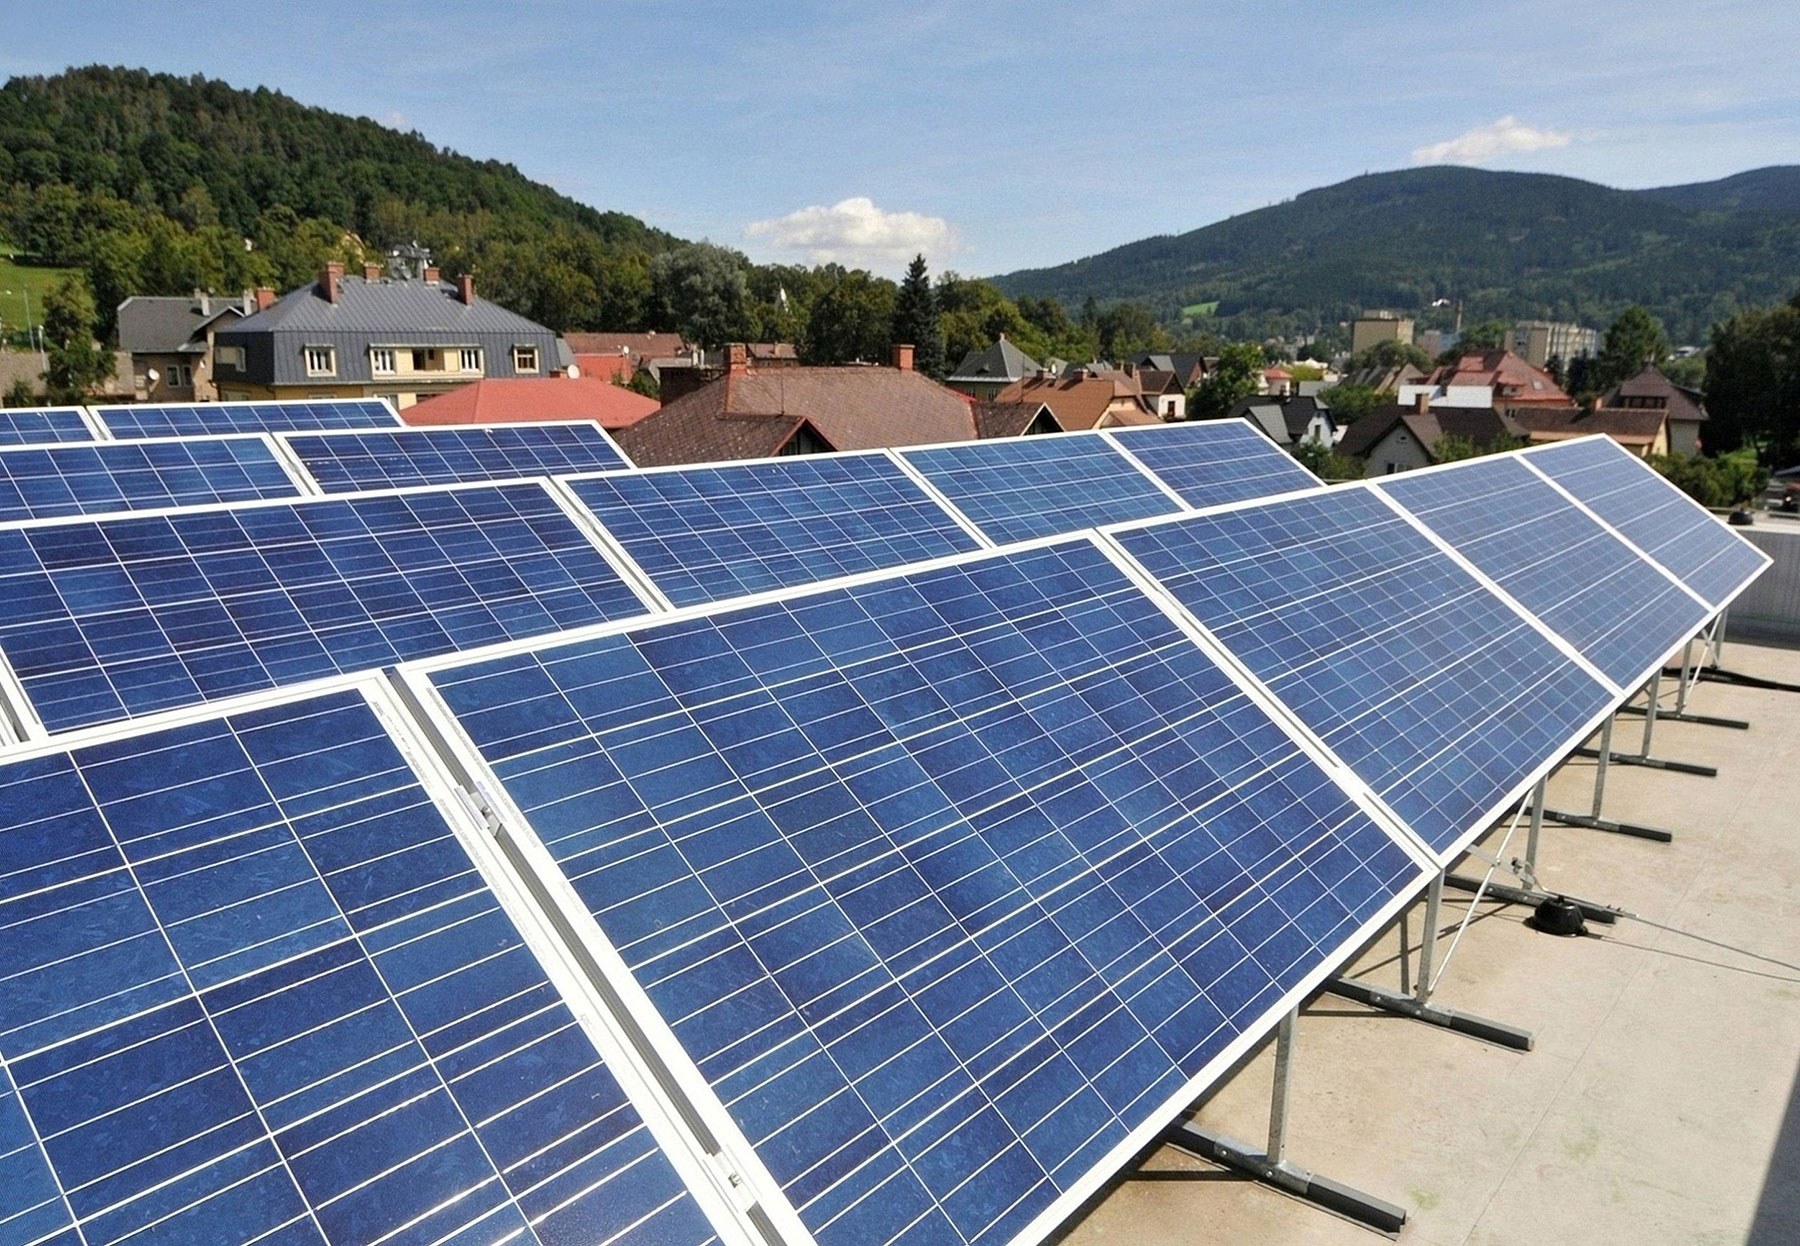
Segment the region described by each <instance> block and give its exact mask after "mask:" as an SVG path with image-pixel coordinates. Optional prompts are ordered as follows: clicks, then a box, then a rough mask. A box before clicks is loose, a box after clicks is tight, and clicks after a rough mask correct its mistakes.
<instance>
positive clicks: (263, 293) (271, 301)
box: [252, 286, 275, 311]
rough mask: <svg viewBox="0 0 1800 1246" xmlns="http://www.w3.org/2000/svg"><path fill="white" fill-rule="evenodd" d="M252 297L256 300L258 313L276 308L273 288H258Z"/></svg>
mask: <svg viewBox="0 0 1800 1246" xmlns="http://www.w3.org/2000/svg"><path fill="white" fill-rule="evenodd" d="M252 297H254V298H255V299H256V310H257V311H264V310H266V309H268V308H270V307H273V306H275V288H274V287H273V286H257V287H256V293H255V295H253V296H252Z"/></svg>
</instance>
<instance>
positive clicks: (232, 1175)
mask: <svg viewBox="0 0 1800 1246" xmlns="http://www.w3.org/2000/svg"><path fill="white" fill-rule="evenodd" d="M0 861H3V863H4V868H3V869H0V931H3V932H4V937H0V981H4V982H5V990H3V991H0V1061H3V1064H0V1174H4V1180H0V1236H3V1238H4V1240H5V1241H7V1242H56V1243H65V1242H66V1243H68V1244H69V1246H76V1244H77V1243H86V1244H87V1246H102V1244H106V1246H110V1244H111V1243H116V1242H130V1243H133V1244H136V1243H154V1244H168V1246H174V1244H176V1243H213V1242H218V1243H226V1242H230V1243H240V1242H258V1243H276V1244H279V1246H290V1244H294V1246H297V1244H299V1243H326V1242H330V1243H334V1244H335V1243H344V1244H355V1246H368V1244H370V1243H377V1242H390V1241H391V1242H456V1243H470V1244H473V1243H476V1242H498V1241H511V1242H530V1243H546V1244H548V1243H570V1244H571V1246H572V1244H575V1243H582V1244H586V1243H596V1242H602V1241H605V1242H633V1243H646V1244H647V1243H651V1242H676V1241H679V1242H705V1241H709V1240H712V1231H711V1229H710V1228H709V1227H708V1225H707V1222H706V1221H705V1219H704V1218H703V1217H702V1215H701V1213H700V1210H699V1209H698V1207H697V1206H696V1205H695V1203H694V1201H693V1198H692V1196H691V1195H689V1194H688V1193H687V1192H686V1189H685V1187H684V1185H683V1184H682V1182H681V1180H680V1178H679V1177H678V1175H677V1172H676V1169H675V1168H674V1167H673V1166H672V1165H671V1163H670V1161H669V1160H668V1158H667V1157H666V1155H665V1154H664V1153H663V1152H662V1151H661V1150H660V1149H659V1147H658V1146H657V1144H656V1142H655V1141H654V1140H653V1139H652V1137H651V1136H650V1134H649V1131H648V1129H647V1128H646V1127H645V1125H644V1122H643V1120H642V1119H641V1118H640V1116H639V1115H638V1113H637V1111H636V1110H635V1109H634V1108H633V1107H632V1105H631V1104H630V1103H629V1102H628V1101H627V1099H626V1096H625V1093H624V1091H623V1090H622V1089H621V1087H620V1085H619V1083H618V1081H617V1080H616V1078H615V1075H614V1073H613V1072H612V1070H611V1069H610V1068H609V1067H608V1065H607V1064H606V1063H605V1061H604V1060H603V1059H602V1057H601V1056H600V1054H599V1053H598V1052H597V1051H596V1049H595V1047H594V1045H593V1043H592V1042H591V1041H590V1039H589V1038H588V1037H587V1035H586V1033H585V1032H584V1031H583V1029H582V1028H581V1026H580V1025H579V1024H578V1023H577V1022H576V1020H575V1017H574V1016H573V1014H572V1013H571V1012H570V1010H569V1007H568V1006H567V1004H566V1003H565V1002H564V1001H563V999H562V997H561V996H560V995H559V994H558V992H557V990H556V989H555V987H554V986H553V985H552V983H551V981H550V979H549V977H548V976H547V975H546V973H545V971H544V968H543V966H542V964H541V963H540V962H539V961H538V960H537V958H536V957H535V956H534V954H533V953H532V951H531V950H530V948H529V947H528V946H527V945H526V943H525V942H524V940H523V939H522V938H521V937H520V934H519V931H518V929H517V927H516V926H515V925H514V924H513V921H512V919H511V918H510V917H509V916H508V914H507V912H506V911H505V909H503V907H502V906H501V904H500V902H499V900H498V898H497V897H496V895H495V893H494V892H493V891H492V890H490V888H489V887H488V885H487V883H486V882H485V881H484V879H483V876H482V875H481V873H480V871H479V870H478V869H477V868H476V866H475V864H474V862H473V861H472V859H471V857H470V856H469V855H468V852H467V850H466V849H465V848H464V847H463V845H462V842H461V841H460V840H459V839H458V838H457V835H456V833H455V831H454V830H453V829H452V827H451V826H450V824H449V823H448V822H447V821H446V819H445V816H444V814H443V812H442V810H441V809H440V808H439V807H438V806H437V805H436V804H435V803H434V802H433V800H432V798H431V797H430V795H429V794H428V793H427V791H426V790H425V789H424V788H423V787H422V786H421V783H420V780H419V778H418V776H417V775H416V774H415V773H414V772H413V771H412V770H411V769H410V767H409V766H408V764H407V763H406V761H405V760H404V759H403V757H402V755H401V753H400V752H399V750H398V749H397V748H396V747H395V745H394V743H393V741H392V739H391V738H390V737H389V736H388V735H387V734H386V733H385V731H384V730H383V728H382V725H381V723H380V721H379V720H378V718H377V717H376V715H375V714H374V712H373V711H372V710H371V708H370V706H369V704H368V703H367V702H366V701H365V700H364V699H363V698H362V697H361V696H359V695H358V694H356V693H335V694H331V695H328V696H323V697H319V698H315V699H310V700H303V701H298V702H294V703H291V704H287V705H282V706H278V707H275V708H265V709H261V710H256V711H247V712H243V713H237V714H234V715H232V716H230V717H229V718H223V719H213V720H209V721H205V722H201V723H199V724H197V725H188V726H182V727H174V728H167V729H163V730H159V731H155V732H153V733H151V734H140V735H133V736H128V737H126V738H123V739H114V740H112V741H110V742H107V743H101V744H93V745H90V746H87V747H82V748H79V749H76V750H74V751H61V752H54V753H47V754H43V755H39V756H34V757H32V758H30V759H27V760H19V761H12V762H8V763H5V764H0ZM78 1234H79V1236H78Z"/></svg>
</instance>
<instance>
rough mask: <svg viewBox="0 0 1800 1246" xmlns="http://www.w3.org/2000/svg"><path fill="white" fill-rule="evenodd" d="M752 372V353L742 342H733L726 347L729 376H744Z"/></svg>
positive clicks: (727, 372)
mask: <svg viewBox="0 0 1800 1246" xmlns="http://www.w3.org/2000/svg"><path fill="white" fill-rule="evenodd" d="M749 370H750V351H749V349H748V348H747V347H745V345H744V344H743V343H742V342H732V343H730V344H728V345H727V346H726V347H725V373H726V375H727V376H742V375H743V374H744V373H746V372H748V371H749Z"/></svg>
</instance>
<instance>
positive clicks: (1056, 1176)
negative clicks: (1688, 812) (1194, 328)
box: [430, 541, 1423, 1246]
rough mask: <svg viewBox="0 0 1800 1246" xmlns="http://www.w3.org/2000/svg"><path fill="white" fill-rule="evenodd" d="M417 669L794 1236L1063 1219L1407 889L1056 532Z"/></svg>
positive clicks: (1129, 600) (1165, 633)
mask: <svg viewBox="0 0 1800 1246" xmlns="http://www.w3.org/2000/svg"><path fill="white" fill-rule="evenodd" d="M430 679H431V682H432V683H433V685H434V686H435V687H436V689H437V690H438V692H439V693H440V694H441V696H442V697H443V699H444V702H445V703H446V704H447V705H448V706H449V708H450V709H451V711H452V712H453V713H454V714H455V715H456V717H457V719H458V721H459V722H460V723H461V725H462V727H463V729H464V730H465V731H466V733H467V734H468V736H469V737H470V739H471V740H472V741H473V743H474V745H475V747H476V748H477V749H478V750H479V752H480V754H481V756H482V757H483V758H485V759H486V761H487V762H488V763H489V764H490V765H491V766H492V768H493V769H494V771H495V772H496V774H497V775H498V777H499V779H500V781H501V783H502V784H503V785H504V788H505V790H506V791H507V792H508V793H509V794H510V796H511V798H512V799H513V801H514V802H515V803H516V804H517V805H518V806H519V807H520V809H521V810H522V811H523V812H524V814H525V816H526V819H527V820H528V822H529V823H530V825H531V827H532V828H533V830H534V831H535V833H536V834H537V836H538V837H539V839H540V840H541V841H542V842H543V844H544V846H545V847H546V848H547V849H548V851H549V852H550V854H551V855H552V857H554V859H555V860H556V861H557V862H558V863H559V864H560V866H561V867H562V870H563V872H564V873H565V875H566V876H567V878H568V879H569V881H570V882H571V884H572V885H573V887H574V890H575V892H576V893H577V894H578V895H579V897H580V898H581V900H582V902H583V903H584V904H585V905H586V907H587V908H588V909H589V911H590V912H591V913H592V915H593V916H594V918H595V920H596V921H597V922H598V923H599V925H600V927H601V929H602V930H603V931H604V932H605V934H606V936H607V938H608V939H609V940H610V942H611V943H612V945H613V946H614V947H615V948H616V949H617V950H618V952H619V953H620V955H621V956H622V957H623V958H624V960H625V962H626V964H627V965H628V966H629V968H630V970H631V972H632V974H633V975H634V976H635V978H636V980H637V981H638V982H639V983H640V984H641V985H642V986H643V988H644V990H645V991H646V992H647V993H648V996H649V998H650V1000H651V1001H652V1003H653V1004H654V1006H655V1007H656V1008H657V1010H658V1011H659V1012H660V1014H661V1015H662V1017H663V1018H665V1019H666V1020H667V1021H668V1022H669V1023H670V1025H671V1027H672V1029H673V1031H674V1033H675V1036H676V1038H677V1040H678V1041H679V1042H680V1044H681V1045H682V1048H683V1049H684V1050H685V1052H686V1054H687V1055H688V1056H689V1057H691V1059H692V1060H693V1061H694V1063H695V1064H696V1065H697V1066H698V1068H699V1069H700V1071H701V1073H702V1075H703V1077H704V1078H705V1079H706V1081H707V1082H708V1084H709V1085H711V1086H712V1087H713V1089H714V1090H715V1091H716V1092H717V1094H718V1097H719V1099H720V1100H721V1101H722V1102H723V1103H724V1104H725V1106H726V1107H727V1109H728V1110H729V1112H730V1113H731V1115H732V1117H733V1118H734V1120H735V1121H736V1123H737V1124H738V1125H739V1127H740V1128H741V1129H742V1130H743V1132H744V1133H745V1134H746V1135H747V1136H748V1137H749V1139H750V1140H751V1142H752V1144H753V1145H754V1146H755V1148H756V1150H757V1152H758V1154H759V1155H760V1156H761V1158H762V1159H763V1161H764V1163H765V1164H766V1165H767V1167H768V1168H769V1170H770V1171H771V1172H772V1173H773V1175H774V1176H775V1178H776V1179H777V1181H778V1182H779V1183H780V1185H781V1187H782V1189H783V1191H784V1192H785V1193H786V1195H787V1197H788V1199H789V1200H790V1202H791V1203H792V1204H793V1206H794V1207H795V1209H796V1210H797V1212H798V1214H799V1215H800V1217H801V1218H802V1220H803V1221H804V1223H805V1225H806V1227H807V1228H808V1229H809V1230H810V1231H811V1232H812V1233H813V1234H814V1235H815V1237H816V1238H817V1239H818V1240H819V1241H820V1242H822V1243H825V1244H826V1246H837V1244H839V1243H843V1244H845V1246H852V1244H853V1246H869V1244H871V1243H884V1242H893V1241H899V1240H905V1241H907V1242H914V1241H918V1242H924V1241H934V1242H935V1241H952V1242H982V1243H987V1242H1003V1241H1009V1240H1013V1238H1014V1235H1015V1234H1018V1233H1020V1232H1021V1231H1022V1230H1023V1229H1024V1228H1025V1227H1026V1226H1027V1225H1028V1224H1031V1223H1032V1222H1033V1221H1034V1219H1037V1218H1039V1217H1043V1218H1044V1219H1045V1220H1054V1219H1055V1218H1056V1217H1057V1216H1059V1215H1061V1214H1066V1212H1067V1211H1069V1210H1072V1208H1073V1205H1074V1204H1075V1203H1076V1202H1078V1201H1079V1198H1080V1196H1081V1194H1080V1192H1079V1191H1074V1187H1075V1186H1076V1184H1077V1183H1078V1182H1080V1181H1082V1180H1083V1178H1090V1179H1091V1176H1090V1175H1091V1174H1092V1173H1094V1172H1095V1171H1096V1170H1100V1171H1104V1165H1105V1164H1106V1162H1107V1161H1108V1160H1109V1159H1110V1160H1111V1161H1112V1162H1114V1163H1122V1162H1123V1159H1124V1157H1123V1156H1122V1155H1120V1154H1119V1153H1117V1152H1116V1150H1115V1148H1118V1147H1120V1146H1121V1144H1123V1143H1124V1142H1125V1141H1126V1139H1127V1138H1128V1136H1129V1135H1130V1134H1131V1133H1132V1132H1133V1131H1134V1130H1136V1129H1139V1128H1144V1127H1151V1128H1153V1127H1154V1123H1155V1122H1157V1121H1160V1120H1162V1119H1165V1118H1166V1117H1167V1116H1168V1115H1170V1114H1172V1113H1173V1112H1174V1111H1176V1110H1178V1108H1179V1107H1180V1106H1181V1105H1183V1104H1185V1103H1186V1102H1188V1101H1189V1096H1190V1095H1191V1094H1192V1093H1193V1092H1194V1090H1195V1088H1196V1084H1197V1082H1198V1081H1200V1080H1201V1079H1203V1078H1204V1077H1205V1076H1209V1075H1211V1072H1212V1071H1209V1070H1208V1064H1209V1062H1211V1061H1213V1060H1214V1059H1215V1058H1216V1057H1218V1056H1219V1055H1220V1053H1221V1052H1223V1051H1224V1050H1225V1048H1226V1047H1227V1046H1228V1045H1229V1044H1230V1043H1231V1042H1232V1041H1233V1040H1234V1039H1235V1038H1237V1037H1238V1036H1239V1035H1241V1034H1243V1033H1245V1032H1248V1031H1253V1030H1258V1029H1259V1027H1260V1028H1266V1027H1267V1026H1268V1025H1272V1024H1273V1023H1274V1020H1275V1019H1276V1018H1277V1017H1278V1016H1279V1013H1280V1011H1281V1009H1282V1008H1284V1007H1286V1006H1287V1005H1286V1004H1285V1003H1284V1002H1283V1001H1284V999H1285V998H1287V997H1289V994H1290V992H1293V991H1295V990H1296V988H1297V987H1299V986H1300V985H1301V983H1302V979H1304V978H1306V977H1307V975H1309V974H1312V973H1315V972H1319V971H1323V969H1324V968H1325V967H1326V965H1327V963H1328V962H1331V961H1333V960H1335V959H1336V958H1338V957H1339V956H1341V955H1342V954H1343V953H1344V952H1345V951H1346V950H1347V949H1348V948H1349V946H1350V945H1352V944H1353V943H1355V942H1356V941H1357V939H1358V938H1359V937H1361V936H1360V935H1359V934H1358V932H1359V931H1364V930H1366V928H1367V927H1368V924H1369V922H1370V920H1371V919H1372V918H1374V917H1376V916H1377V915H1378V914H1379V913H1380V911H1381V910H1382V909H1383V908H1384V906H1386V905H1387V904H1388V902H1389V901H1391V900H1393V899H1394V898H1395V897H1397V896H1399V895H1401V894H1402V893H1403V892H1404V891H1406V890H1408V889H1409V888H1411V887H1413V886H1416V885H1417V884H1418V883H1419V882H1420V881H1422V877H1423V875H1422V871H1421V870H1420V868H1419V867H1418V865H1417V864H1416V863H1415V862H1413V860H1412V859H1411V858H1410V857H1408V856H1407V855H1406V854H1405V852H1404V851H1403V850H1402V849H1401V848H1400V847H1399V846H1398V845H1397V844H1396V843H1395V841H1394V840H1393V839H1392V838H1390V837H1389V836H1388V834H1386V833H1385V832H1384V831H1382V830H1381V829H1380V828H1379V827H1378V826H1377V825H1376V824H1375V823H1374V822H1373V821H1371V820H1370V819H1369V818H1368V817H1367V816H1366V815H1365V814H1364V813H1363V812H1362V811H1361V809H1360V808H1359V807H1358V806H1357V805H1355V804H1354V803H1353V802H1352V801H1351V800H1350V799H1349V798H1348V797H1347V796H1346V795H1345V794H1344V792H1343V791H1342V790H1341V789H1340V788H1338V787H1336V786H1334V785H1333V784H1332V783H1331V781H1330V780H1329V779H1328V778H1327V776H1326V775H1325V774H1324V773H1323V771H1322V770H1321V769H1319V768H1318V767H1317V766H1316V765H1315V764H1314V763H1313V762H1312V761H1311V760H1309V758H1308V757H1307V756H1306V755H1305V754H1303V753H1302V752H1300V751H1299V750H1298V749H1297V748H1296V746H1295V744H1294V742H1293V740H1292V739H1291V737H1289V736H1288V735H1287V734H1286V733H1284V732H1283V731H1282V730H1281V729H1280V728H1279V727H1277V726H1276V725H1275V724H1274V723H1273V722H1271V721H1270V719H1269V718H1268V717H1267V716H1266V715H1265V714H1264V713H1263V712H1262V711H1261V710H1260V709H1258V708H1257V707H1256V705H1255V704H1254V703H1252V702H1251V701H1250V700H1249V699H1248V698H1247V697H1246V696H1245V695H1244V694H1243V693H1242V692H1241V691H1240V690H1239V689H1238V688H1237V686H1236V685H1235V684H1233V683H1232V682H1231V681H1230V680H1229V679H1228V678H1227V677H1226V676H1225V675H1224V674H1223V673H1222V672H1221V671H1220V669H1219V668H1218V667H1217V666H1215V665H1214V664H1213V663H1212V662H1211V661H1210V660H1209V659H1208V658H1207V657H1206V656H1205V655H1204V653H1203V652H1202V651H1201V650H1200V649H1199V648H1198V646H1196V645H1195V644H1194V643H1193V642H1192V641H1191V640H1189V639H1188V638H1187V636H1186V635H1185V633H1183V632H1182V631H1181V630H1180V629H1179V628H1178V627H1177V626H1176V625H1175V624H1174V623H1173V622H1172V621H1171V620H1170V619H1169V617H1168V616H1167V615H1166V614H1164V613H1163V612H1162V611H1161V610H1160V609H1159V608H1158V607H1157V606H1156V605H1155V604H1154V603H1153V602H1152V601H1151V600H1150V599H1149V598H1148V597H1147V596H1146V595H1145V594H1144V593H1143V592H1142V591H1141V590H1139V589H1138V588H1137V587H1136V586H1135V585H1134V584H1133V583H1132V582H1131V581H1130V580H1129V579H1128V578H1127V577H1126V576H1125V575H1123V574H1122V573H1121V572H1120V570H1119V568H1118V567H1116V566H1115V565H1114V564H1113V563H1112V562H1110V561H1109V560H1108V559H1107V558H1106V557H1105V556H1104V555H1103V554H1101V552H1100V551H1099V550H1098V549H1097V548H1096V547H1095V546H1093V545H1092V544H1091V543H1089V542H1087V541H1070V542H1064V543H1062V544H1060V545H1058V546H1053V547H1048V548H1043V547H1040V548H1037V549H1033V550H1029V551H1022V552H1014V553H1010V554H995V555H992V556H990V557H988V558H985V559H980V560H975V561H966V562H962V563H959V564H956V565H954V566H950V567H947V568H939V569H933V570H930V571H915V572H912V573H910V574H907V575H904V576H896V577H890V578H888V579H885V580H882V581H879V582H876V583H873V584H868V585H864V586H861V587H854V588H837V589H832V590H827V591H822V592H819V593H815V594H810V595H807V596H805V597H803V598H797V599H790V600H788V601H786V602H783V603H779V604H772V605H764V606H758V607H749V608H740V609H738V610H735V611H730V612H725V613H719V614H716V615H713V616H711V617H706V618H700V619H694V620H687V621H682V622H679V623H671V624H665V625H662V626H657V627H651V628H645V629H641V630H639V631H636V632H633V633H630V634H626V635H617V636H611V637H607V638H605V639H600V640H589V641H585V642H579V643H565V644H562V645H556V646H544V647H538V648H535V649H533V650H532V651H529V652H525V653H523V654H519V655H515V656H509V657H504V658H500V659H496V660H488V661H483V662H479V663H472V664H467V665H461V666H451V667H448V668H445V669H440V670H438V671H436V672H435V673H434V674H432V675H431V676H430ZM1090 1188H1091V1187H1090ZM1041 1227H1042V1224H1041V1223H1040V1225H1039V1228H1041Z"/></svg>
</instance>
